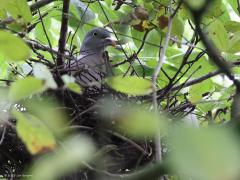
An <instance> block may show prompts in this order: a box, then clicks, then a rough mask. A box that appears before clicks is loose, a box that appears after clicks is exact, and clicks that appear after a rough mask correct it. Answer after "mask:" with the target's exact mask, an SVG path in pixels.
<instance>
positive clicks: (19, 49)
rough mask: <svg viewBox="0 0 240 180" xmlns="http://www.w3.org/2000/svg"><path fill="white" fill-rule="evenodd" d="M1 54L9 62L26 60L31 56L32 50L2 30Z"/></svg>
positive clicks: (20, 40)
mask: <svg viewBox="0 0 240 180" xmlns="http://www.w3.org/2000/svg"><path fill="white" fill-rule="evenodd" d="M0 54H2V55H3V56H4V57H5V60H8V61H19V60H25V59H26V58H28V57H29V55H30V48H29V47H28V46H27V45H26V44H25V43H24V42H23V40H22V39H20V38H18V37H16V36H14V35H13V34H11V33H9V32H6V31H2V30H0Z"/></svg>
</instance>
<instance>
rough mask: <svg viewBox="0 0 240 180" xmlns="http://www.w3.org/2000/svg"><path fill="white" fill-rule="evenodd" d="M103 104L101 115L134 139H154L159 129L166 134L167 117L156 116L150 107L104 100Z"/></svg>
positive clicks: (162, 115)
mask: <svg viewBox="0 0 240 180" xmlns="http://www.w3.org/2000/svg"><path fill="white" fill-rule="evenodd" d="M102 103H103V104H104V105H101V109H100V112H101V115H102V116H103V117H104V118H105V119H110V120H111V121H112V122H114V123H113V124H116V125H117V128H118V129H119V130H120V131H124V133H127V134H128V135H129V136H132V137H133V138H136V139H142V138H147V137H150V138H151V137H154V135H155V134H156V132H157V131H159V129H160V130H161V131H162V132H164V131H165V130H166V128H167V126H168V120H167V117H166V116H165V115H164V114H159V115H156V114H155V113H154V112H152V111H151V110H149V107H148V106H146V107H143V106H141V105H136V104H132V103H127V102H121V101H120V102H119V101H112V100H109V99H103V100H102Z"/></svg>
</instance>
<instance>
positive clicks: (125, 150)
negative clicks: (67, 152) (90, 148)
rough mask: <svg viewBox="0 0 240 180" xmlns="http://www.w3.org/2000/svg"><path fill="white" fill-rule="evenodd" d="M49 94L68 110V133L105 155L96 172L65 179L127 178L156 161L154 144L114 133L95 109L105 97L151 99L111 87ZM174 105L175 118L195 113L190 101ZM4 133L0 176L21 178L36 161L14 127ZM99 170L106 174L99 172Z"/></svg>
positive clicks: (172, 111)
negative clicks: (81, 136)
mask: <svg viewBox="0 0 240 180" xmlns="http://www.w3.org/2000/svg"><path fill="white" fill-rule="evenodd" d="M160 93H162V92H160ZM46 94H47V95H48V96H52V97H54V98H57V99H58V101H59V102H60V105H61V106H64V107H66V109H67V111H66V113H67V115H68V117H69V120H70V122H69V124H70V125H69V129H71V130H74V131H75V132H79V133H84V134H87V135H88V136H90V137H92V139H93V140H94V141H95V143H96V145H97V147H98V149H99V150H102V149H103V150H104V151H105V152H106V153H105V157H104V161H101V162H96V164H95V165H94V167H96V169H89V168H85V169H81V170H79V171H77V172H75V173H74V175H69V176H67V177H65V179H83V180H84V179H86V180H87V179H90V180H93V179H99V174H100V175H103V176H109V175H111V174H125V173H127V172H129V171H134V170H136V169H137V168H139V167H141V166H144V165H146V164H148V163H151V162H152V161H154V154H155V153H154V143H153V140H149V139H148V140H142V141H136V140H133V139H131V138H130V137H127V136H126V135H125V134H121V133H119V132H117V131H115V130H114V129H113V128H112V125H111V123H109V122H108V123H106V121H104V120H103V118H102V117H101V116H100V114H99V112H98V108H96V106H97V105H99V104H98V102H99V99H102V98H105V97H111V98H112V99H118V100H124V101H128V102H136V101H141V102H146V101H151V97H150V96H149V97H138V98H136V97H132V98H131V97H128V96H126V95H124V94H121V93H118V92H115V91H113V90H111V89H110V88H108V87H103V88H101V89H94V88H87V89H85V91H84V93H83V94H81V95H79V94H76V93H73V92H71V91H69V90H65V91H61V92H59V91H49V92H46ZM171 102H172V104H171V105H170V106H169V107H170V109H171V111H169V112H170V113H171V114H172V115H174V116H175V117H179V116H185V115H186V114H188V113H190V112H191V111H192V110H193V109H194V107H193V106H192V105H191V104H189V102H187V101H186V102H178V101H177V100H176V99H174V98H172V99H171ZM13 122H14V121H13ZM1 130H3V131H4V132H3V131H2V133H4V134H5V135H4V140H3V142H2V143H1V148H0V154H1V156H0V163H1V166H0V174H1V175H4V176H5V177H11V176H12V175H13V174H15V175H16V174H22V173H23V172H24V170H25V169H26V168H27V167H29V165H31V163H32V161H33V159H34V157H33V156H32V155H30V153H28V151H27V150H26V148H25V145H24V144H23V143H22V142H21V140H20V139H19V138H18V136H17V135H16V132H15V130H14V129H13V128H12V127H10V126H9V127H4V128H1ZM98 167H100V169H103V171H98V170H97V169H98ZM104 172H107V173H104Z"/></svg>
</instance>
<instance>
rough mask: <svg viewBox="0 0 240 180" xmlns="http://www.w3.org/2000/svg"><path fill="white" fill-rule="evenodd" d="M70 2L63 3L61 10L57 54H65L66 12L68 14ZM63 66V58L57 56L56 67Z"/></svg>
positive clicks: (68, 0) (67, 0)
mask: <svg viewBox="0 0 240 180" xmlns="http://www.w3.org/2000/svg"><path fill="white" fill-rule="evenodd" d="M69 5H70V0H64V1H63V10H62V24H61V31H60V38H59V41H58V53H59V54H64V53H65V46H66V39H67V31H68V12H69ZM63 64H64V56H62V55H58V57H57V66H62V65H63Z"/></svg>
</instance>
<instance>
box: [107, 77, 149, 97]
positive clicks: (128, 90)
mask: <svg viewBox="0 0 240 180" xmlns="http://www.w3.org/2000/svg"><path fill="white" fill-rule="evenodd" d="M107 84H108V85H109V86H110V87H111V88H113V89H114V90H116V91H119V92H122V93H125V94H128V95H134V96H141V95H146V94H149V93H151V91H152V88H151V86H152V84H151V81H149V80H147V79H144V78H139V77H136V76H127V77H122V76H116V77H111V78H108V79H107Z"/></svg>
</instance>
